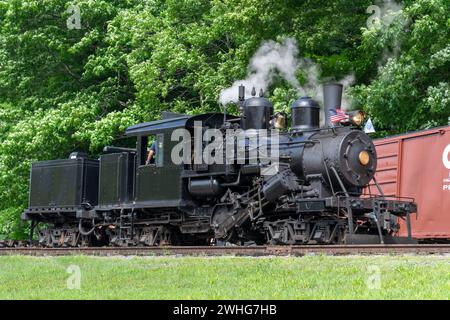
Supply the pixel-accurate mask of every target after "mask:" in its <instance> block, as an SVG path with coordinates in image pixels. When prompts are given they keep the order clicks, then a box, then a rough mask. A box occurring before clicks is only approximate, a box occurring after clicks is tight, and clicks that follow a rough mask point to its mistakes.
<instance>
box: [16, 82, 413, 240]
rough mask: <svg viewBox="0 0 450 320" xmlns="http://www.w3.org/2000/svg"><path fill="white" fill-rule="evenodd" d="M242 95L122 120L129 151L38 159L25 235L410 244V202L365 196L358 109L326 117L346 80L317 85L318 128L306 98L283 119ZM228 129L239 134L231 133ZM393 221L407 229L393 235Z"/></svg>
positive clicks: (366, 170)
mask: <svg viewBox="0 0 450 320" xmlns="http://www.w3.org/2000/svg"><path fill="white" fill-rule="evenodd" d="M238 96H239V105H240V116H233V115H229V114H226V112H224V113H208V114H200V115H194V116H189V115H181V114H174V113H163V119H162V120H158V121H152V122H148V123H141V124H137V125H134V126H132V127H129V128H128V129H126V132H125V135H126V136H128V137H135V138H136V140H137V142H136V148H120V147H105V148H104V150H103V154H101V155H100V157H99V158H98V159H90V158H88V157H87V155H86V154H83V153H81V152H75V153H72V154H71V155H70V157H69V159H63V160H52V161H41V162H37V163H33V164H32V169H31V177H30V196H29V207H28V208H27V209H26V210H25V212H24V213H23V215H22V218H23V219H25V220H29V221H31V232H30V238H33V237H34V234H35V233H36V234H37V236H36V237H37V238H38V240H39V244H40V245H42V246H51V247H55V246H104V245H113V246H132V245H140V246H157V245H210V244H212V245H221V244H235V245H255V244H275V245H292V244H344V243H348V244H354V243H411V242H414V239H413V238H412V237H411V227H410V215H411V213H414V212H416V210H417V207H416V204H415V203H414V202H413V201H412V200H408V199H399V198H390V197H386V196H384V195H382V193H381V189H379V188H378V189H379V191H380V192H379V194H381V196H380V195H377V196H373V195H370V194H364V195H363V194H362V190H363V189H364V188H365V187H367V186H368V185H369V183H370V182H372V185H373V184H374V185H375V186H378V185H377V183H376V181H374V174H375V171H376V166H377V156H376V150H375V146H374V144H373V143H372V141H371V139H370V138H369V136H368V135H366V134H365V133H364V132H363V131H361V130H360V129H359V128H358V126H359V125H361V123H362V121H363V114H362V113H359V112H355V113H352V114H349V115H348V116H347V117H346V118H345V119H344V120H342V121H340V123H338V124H335V125H330V124H329V119H328V118H329V112H328V111H329V110H330V109H332V110H333V109H336V108H337V107H339V106H340V105H341V97H342V85H339V84H328V85H325V86H324V110H325V111H326V112H325V114H324V117H325V123H326V124H327V125H325V126H322V127H320V107H319V104H318V103H317V102H316V101H315V100H313V99H312V98H310V97H302V98H300V99H298V100H296V101H295V102H294V103H293V104H292V105H291V115H290V117H288V115H286V114H283V113H274V108H273V105H272V103H271V102H270V101H269V100H268V99H266V98H264V97H263V95H262V94H260V96H256V94H255V92H253V93H252V96H251V97H249V98H247V99H246V97H245V88H243V87H242V86H241V87H240V88H239V93H238ZM288 118H290V122H291V125H290V129H286V122H287V121H286V120H287V119H288ZM208 132H209V133H208ZM211 132H213V134H210V133H211ZM230 132H232V133H236V132H239V135H240V136H243V138H242V139H238V138H236V139H234V138H233V139H229V133H230ZM175 133H176V134H175ZM196 135H197V136H198V135H200V136H201V137H202V138H201V139H198V138H195V136H196ZM235 136H236V134H235ZM193 137H194V138H193ZM180 139H181V140H182V142H180ZM153 140H154V141H155V144H156V154H155V157H154V161H153V162H152V163H147V161H146V159H147V155H148V152H149V149H150V148H149V142H151V141H153ZM252 141H256V142H257V143H256V144H254V143H253V142H252ZM211 144H214V145H215V148H214V150H213V151H212V152H210V153H209V156H210V157H214V158H215V159H216V160H219V161H209V160H210V159H209V158H208V157H205V156H202V154H203V155H204V154H205V152H206V151H207V150H211V149H212V148H211ZM224 146H227V148H224ZM263 146H264V148H263ZM267 147H268V148H267ZM174 150H178V152H175V151H174ZM263 153H264V155H263ZM174 155H175V156H176V155H178V156H179V157H178V158H180V157H181V159H182V161H181V162H180V161H179V159H178V160H177V161H174V159H175V158H176V157H174ZM192 159H196V160H197V161H191V160H192ZM220 160H223V161H220ZM369 190H370V188H369ZM399 219H403V220H405V221H406V222H407V223H406V226H407V228H408V236H407V237H397V236H396V234H397V233H398V231H399V223H398V222H399Z"/></svg>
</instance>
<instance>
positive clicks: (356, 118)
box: [351, 111, 365, 127]
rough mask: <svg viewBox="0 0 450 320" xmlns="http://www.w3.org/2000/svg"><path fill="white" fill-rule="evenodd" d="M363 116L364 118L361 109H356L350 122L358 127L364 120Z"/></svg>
mask: <svg viewBox="0 0 450 320" xmlns="http://www.w3.org/2000/svg"><path fill="white" fill-rule="evenodd" d="M364 118H365V114H364V112H362V111H356V112H355V113H354V114H353V115H352V117H351V120H352V123H353V124H354V125H355V126H358V127H359V126H360V125H361V124H362V123H363V122H364Z"/></svg>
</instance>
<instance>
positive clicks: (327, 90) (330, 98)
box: [323, 83, 343, 126]
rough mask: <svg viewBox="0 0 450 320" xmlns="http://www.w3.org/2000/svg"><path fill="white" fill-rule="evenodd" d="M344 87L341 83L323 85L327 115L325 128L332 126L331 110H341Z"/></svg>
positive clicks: (324, 109)
mask: <svg viewBox="0 0 450 320" xmlns="http://www.w3.org/2000/svg"><path fill="white" fill-rule="evenodd" d="M342 90H343V85H342V84H340V83H327V84H324V85H323V111H324V113H325V126H329V125H330V109H331V110H336V109H340V108H341V103H342Z"/></svg>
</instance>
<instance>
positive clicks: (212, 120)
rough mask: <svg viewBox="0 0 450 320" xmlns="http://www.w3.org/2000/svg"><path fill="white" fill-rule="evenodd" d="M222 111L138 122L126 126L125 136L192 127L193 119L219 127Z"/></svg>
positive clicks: (206, 124)
mask: <svg viewBox="0 0 450 320" xmlns="http://www.w3.org/2000/svg"><path fill="white" fill-rule="evenodd" d="M233 119H239V117H236V116H233V115H228V114H227V120H233ZM223 120H224V115H223V113H205V114H200V115H194V116H192V115H191V116H189V115H183V116H179V117H174V118H169V119H163V120H156V121H151V122H144V123H139V124H136V125H134V126H131V127H128V128H127V129H126V130H125V135H126V136H146V135H151V134H157V133H160V132H163V131H167V130H175V129H178V128H186V129H188V128H192V127H193V126H194V121H201V122H202V126H207V127H210V128H219V127H220V126H221V125H222V124H223Z"/></svg>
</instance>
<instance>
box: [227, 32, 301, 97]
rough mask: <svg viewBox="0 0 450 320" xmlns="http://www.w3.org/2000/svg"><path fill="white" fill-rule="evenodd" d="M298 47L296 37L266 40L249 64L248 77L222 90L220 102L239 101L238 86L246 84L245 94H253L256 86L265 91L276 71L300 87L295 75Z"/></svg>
mask: <svg viewBox="0 0 450 320" xmlns="http://www.w3.org/2000/svg"><path fill="white" fill-rule="evenodd" d="M297 54H298V48H297V43H296V41H295V40H294V39H291V38H287V39H285V40H284V41H283V43H281V44H280V43H278V42H275V41H272V40H270V41H266V42H264V43H263V44H262V45H261V47H259V49H258V50H257V51H256V53H255V54H254V55H253V57H252V58H251V60H250V64H249V66H248V73H247V78H246V79H244V80H237V81H235V82H234V83H233V85H232V86H231V87H230V88H227V89H224V90H222V91H221V92H220V98H219V102H220V103H221V104H222V105H225V104H227V103H230V102H237V101H238V87H239V86H240V85H244V86H245V95H246V96H247V97H249V96H251V90H252V88H253V87H255V89H256V92H257V93H258V92H259V91H260V90H263V91H264V92H265V91H266V90H267V88H268V87H269V85H270V84H271V83H272V80H273V78H274V76H275V74H276V73H278V74H279V75H280V76H282V77H283V78H284V79H285V80H286V81H288V82H289V83H290V84H291V85H292V86H293V87H294V88H297V89H299V88H300V84H299V82H298V80H297V78H296V76H295V74H296V72H297V68H298V63H299V62H298V60H297Z"/></svg>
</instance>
